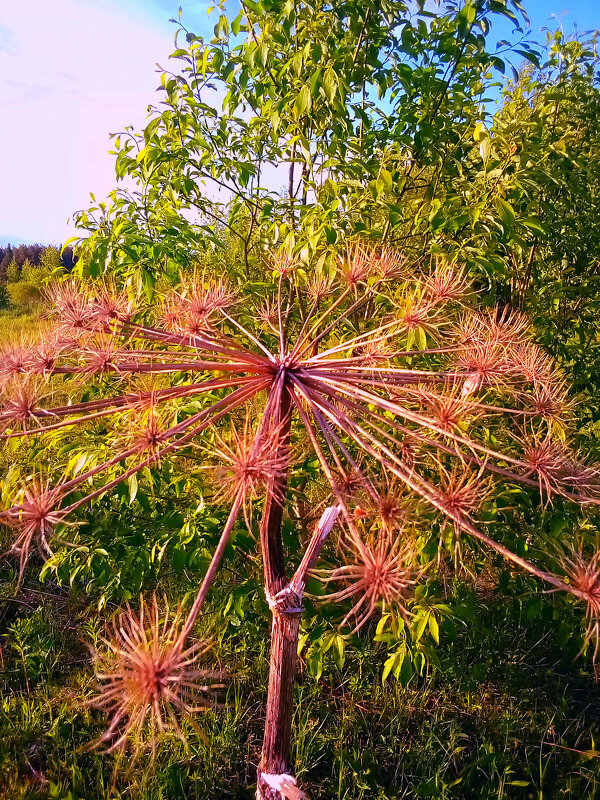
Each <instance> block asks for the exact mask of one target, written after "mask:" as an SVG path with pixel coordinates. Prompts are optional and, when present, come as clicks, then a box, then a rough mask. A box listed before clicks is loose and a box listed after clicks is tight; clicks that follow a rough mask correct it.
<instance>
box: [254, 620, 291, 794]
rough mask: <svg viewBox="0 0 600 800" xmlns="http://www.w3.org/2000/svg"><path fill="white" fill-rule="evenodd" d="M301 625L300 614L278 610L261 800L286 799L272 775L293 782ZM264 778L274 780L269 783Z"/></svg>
mask: <svg viewBox="0 0 600 800" xmlns="http://www.w3.org/2000/svg"><path fill="white" fill-rule="evenodd" d="M299 626H300V612H299V611H295V610H293V611H291V612H283V613H282V612H280V611H278V610H274V612H273V624H272V627H271V661H270V667H269V689H268V695H267V709H266V720H265V733H264V740H263V749H262V757H261V761H260V766H259V768H258V787H257V794H256V796H257V798H260V800H282V794H281V792H280V791H278V790H277V789H276V788H273V781H272V776H279V775H288V776H290V779H291V780H293V779H292V778H291V774H292V764H291V752H290V742H291V733H292V715H293V710H294V706H293V704H294V678H295V675H296V660H297V655H298V630H299ZM263 775H266V776H267V777H268V778H270V779H271V780H270V781H267V780H265V778H264V777H263Z"/></svg>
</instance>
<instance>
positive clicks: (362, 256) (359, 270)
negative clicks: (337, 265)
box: [341, 244, 373, 287]
mask: <svg viewBox="0 0 600 800" xmlns="http://www.w3.org/2000/svg"><path fill="white" fill-rule="evenodd" d="M372 271H373V259H372V257H371V256H370V255H369V254H368V253H367V251H366V250H365V249H364V248H363V247H361V246H360V245H359V244H353V245H349V246H348V247H347V248H346V253H345V255H344V258H343V260H342V269H341V273H342V276H343V278H344V281H345V282H346V283H347V285H348V286H351V287H355V286H358V285H359V284H360V283H364V282H365V281H366V280H367V278H368V277H369V275H370V274H371V272H372Z"/></svg>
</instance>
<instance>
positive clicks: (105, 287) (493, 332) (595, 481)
mask: <svg viewBox="0 0 600 800" xmlns="http://www.w3.org/2000/svg"><path fill="white" fill-rule="evenodd" d="M307 272H308V270H306V269H304V270H296V269H295V268H294V265H293V263H292V262H291V261H290V260H289V259H285V258H279V259H278V260H277V262H276V264H275V269H272V268H271V269H269V270H268V275H270V276H271V279H272V284H269V283H268V280H269V279H268V278H267V280H266V282H265V285H266V286H267V289H265V296H263V297H262V298H261V300H260V304H259V305H258V306H257V307H253V306H251V305H249V304H251V303H252V302H253V300H252V296H248V297H246V299H244V296H243V293H240V292H238V291H236V290H235V287H232V286H230V285H229V284H227V283H226V282H225V281H224V280H223V278H218V279H213V278H211V277H209V276H207V275H206V274H200V273H194V274H192V275H188V276H185V277H183V278H182V280H181V284H180V286H178V287H176V288H174V289H172V290H171V291H169V292H167V293H166V294H164V296H162V297H159V298H158V300H157V302H156V303H155V304H154V305H152V306H150V307H142V305H141V304H140V303H138V302H137V300H136V299H135V298H133V297H131V296H130V295H129V294H128V293H127V292H126V291H125V290H122V289H119V288H118V287H117V286H115V285H114V284H111V283H110V282H107V283H102V284H96V285H94V284H91V285H90V284H86V285H85V286H78V285H77V284H76V283H75V282H74V281H72V280H67V281H65V282H63V283H60V284H56V285H55V286H53V287H52V288H51V289H50V291H49V293H48V297H49V300H50V302H51V303H52V305H53V308H54V311H55V325H54V328H53V329H52V330H51V331H50V332H49V333H46V334H45V336H44V342H43V343H39V342H22V343H19V344H17V345H14V346H11V347H4V349H3V351H2V353H1V354H0V394H1V398H2V405H1V409H0V426H1V436H2V438H3V439H4V440H5V441H6V440H11V439H15V438H18V439H20V440H21V441H25V440H27V439H30V438H32V437H34V438H35V439H36V440H38V441H40V442H45V441H53V442H55V441H56V440H57V439H58V440H59V441H60V437H62V436H67V437H69V436H71V437H72V436H73V434H74V431H76V430H77V429H88V428H90V427H92V426H97V427H98V423H99V421H102V423H103V424H102V426H100V427H101V429H102V431H104V433H103V434H102V435H103V436H104V446H103V447H102V448H98V449H97V451H96V455H95V457H94V458H88V459H87V460H86V461H85V462H84V463H85V466H84V468H80V469H79V471H72V472H71V473H69V472H66V473H65V474H63V475H62V477H61V479H60V480H59V481H58V482H56V483H55V484H52V482H51V481H50V479H49V478H47V477H44V476H42V475H41V474H40V469H39V468H38V470H37V472H36V474H35V475H32V476H31V477H30V478H29V479H28V480H26V481H25V482H24V484H23V486H22V487H21V488H20V489H19V490H14V491H12V490H11V489H10V487H8V486H6V487H5V492H4V498H5V508H4V510H3V511H2V512H1V515H0V521H2V522H3V523H4V524H6V525H8V526H9V527H10V528H12V529H13V531H14V539H13V547H12V550H13V552H14V553H15V554H16V556H17V557H18V562H19V570H20V572H21V573H22V571H23V568H24V566H25V563H26V561H27V558H28V555H29V553H30V550H31V547H32V545H33V544H34V543H35V544H37V545H38V546H39V548H40V549H41V551H42V552H43V553H47V552H48V551H49V549H50V548H51V547H52V539H53V535H54V533H53V532H54V530H55V528H56V526H57V525H60V526H61V536H63V537H64V536H66V535H67V533H68V528H65V527H64V526H65V525H69V524H70V523H71V522H74V521H76V515H77V511H78V509H80V507H81V506H82V505H83V504H85V503H87V502H89V501H90V500H93V499H94V498H98V497H99V496H101V495H103V494H106V493H107V492H109V491H110V490H111V489H113V488H114V487H116V486H117V485H118V484H119V483H120V482H122V481H125V480H127V479H129V478H130V477H131V476H132V475H134V474H135V473H137V472H139V471H140V470H142V469H144V468H146V467H151V466H152V465H153V464H156V463H158V462H159V461H160V460H161V459H166V458H172V457H174V456H175V455H176V454H177V453H189V452H190V448H191V447H194V448H195V450H194V452H195V453H198V452H199V451H200V452H202V453H203V454H204V455H205V456H206V459H205V460H206V465H209V464H210V465H212V467H211V468H215V469H216V473H213V474H215V475H216V480H213V484H214V485H216V487H217V488H216V491H215V495H214V502H215V503H222V504H227V505H229V506H230V508H231V511H230V515H229V519H228V521H227V524H226V528H225V531H224V534H223V540H222V542H221V543H220V545H219V549H218V552H217V553H216V554H215V562H214V563H215V564H217V565H218V561H219V559H220V558H221V557H222V555H223V552H224V548H225V546H226V540H227V538H228V536H229V534H230V533H231V530H232V528H233V524H234V522H235V519H236V517H237V515H238V514H239V513H242V512H244V515H245V519H246V522H247V525H248V526H252V524H253V523H252V518H253V517H252V515H251V514H250V513H249V512H250V511H251V509H252V508H253V507H254V506H256V507H257V508H262V509H263V512H262V514H263V520H264V519H267V518H268V519H269V520H271V521H270V522H268V523H264V524H263V523H261V536H260V538H259V542H260V547H261V551H262V556H263V559H264V560H265V563H266V565H267V566H266V569H267V567H268V566H269V564H271V563H272V559H273V558H274V556H273V554H272V553H271V552H270V551H269V549H268V548H269V547H271V546H272V544H273V537H272V536H271V534H272V530H273V529H274V528H273V525H275V523H272V520H273V519H275V516H276V515H277V514H279V518H278V520H279V521H278V522H277V525H280V523H281V515H282V514H283V513H284V510H285V506H286V503H287V501H288V495H289V492H288V489H289V480H290V475H291V474H292V473H293V471H294V469H295V468H296V467H297V466H298V465H299V464H300V463H304V462H305V461H306V457H307V452H308V453H310V457H311V458H312V461H313V463H314V464H315V465H316V467H317V469H319V470H320V472H321V475H322V480H320V481H316V482H315V483H318V484H319V485H318V487H317V486H315V488H314V490H311V494H310V497H311V498H314V503H313V502H312V501H311V503H309V504H305V506H304V507H305V508H306V507H307V505H310V506H311V507H312V508H313V513H314V514H315V516H316V515H318V513H320V510H322V506H321V505H320V504H321V503H325V504H327V503H329V504H331V503H333V504H334V505H335V506H336V508H338V509H339V511H340V513H339V524H338V525H337V527H336V534H335V536H337V542H336V544H335V546H334V547H332V548H331V552H330V554H329V560H330V561H331V560H334V562H335V563H333V565H332V566H330V568H327V569H322V568H321V569H319V568H318V567H315V574H317V575H319V576H320V577H321V578H322V579H323V581H324V582H325V585H326V587H329V588H330V589H331V591H329V594H326V595H325V598H324V600H325V601H329V602H333V601H335V602H340V603H346V604H347V605H346V607H345V608H346V610H345V611H344V613H343V621H344V623H346V622H349V621H352V625H353V627H354V628H355V629H358V628H360V627H362V626H363V625H365V624H366V622H367V621H368V620H369V619H370V618H371V617H372V616H373V615H374V614H376V613H378V612H379V611H380V610H381V609H382V608H385V609H386V610H391V611H393V612H397V613H399V614H400V615H402V616H403V617H405V618H406V619H409V618H410V606H411V602H412V601H413V594H414V587H415V585H416V584H417V583H418V582H419V581H420V580H421V577H422V575H423V572H424V570H425V568H426V566H427V563H426V562H427V559H426V558H425V557H424V556H423V554H422V552H421V550H422V546H423V537H419V535H418V534H417V533H415V520H416V519H418V518H419V515H420V514H421V512H423V511H424V512H425V519H426V520H427V522H426V523H423V524H428V525H432V524H433V522H432V521H435V520H436V518H437V520H439V521H441V522H442V525H441V528H442V529H444V530H447V529H448V527H449V526H448V525H447V523H449V524H450V526H452V527H453V529H454V530H455V532H456V533H455V537H456V541H457V542H458V541H459V539H460V540H464V539H465V538H466V539H467V540H469V541H473V540H474V541H476V542H478V543H479V545H483V546H485V547H487V548H490V549H491V550H492V551H495V552H496V553H497V554H499V555H500V556H502V557H503V558H505V559H507V560H508V561H509V562H510V563H512V565H514V566H516V567H518V568H520V569H523V570H526V571H527V572H529V573H531V574H533V575H535V576H537V577H538V578H539V579H541V581H543V582H544V583H546V584H548V585H549V586H550V587H552V588H553V589H555V590H563V591H565V592H569V593H570V594H571V595H573V596H574V597H576V598H577V599H578V600H581V601H583V602H584V603H585V604H586V607H587V620H588V628H587V637H586V642H590V641H591V642H593V646H594V653H597V651H598V641H599V638H600V601H599V598H598V555H596V556H593V557H592V558H591V560H588V561H586V560H585V559H584V558H583V557H582V556H581V555H572V556H569V557H568V558H567V560H566V561H565V564H564V569H563V571H562V574H553V573H551V572H548V571H546V570H545V569H542V567H541V566H539V565H538V564H537V563H535V562H534V560H529V559H526V558H524V557H523V556H522V555H520V554H519V553H516V552H513V551H511V550H509V549H508V548H507V547H506V546H504V544H502V543H501V542H499V541H497V538H495V537H494V535H493V532H490V531H489V530H488V529H487V528H485V527H484V526H482V525H481V524H479V523H478V521H477V515H478V512H479V510H480V509H481V507H482V505H483V504H484V503H485V502H486V498H489V497H491V496H493V494H494V492H495V490H496V486H497V485H498V484H508V485H520V486H523V487H527V488H528V489H529V490H530V491H531V492H532V494H533V495H538V496H539V498H540V500H541V503H542V504H548V503H551V502H553V500H554V499H555V498H557V497H560V498H564V499H566V500H569V501H573V502H574V503H578V504H594V505H597V504H598V503H599V502H600V474H599V471H598V468H597V466H596V465H593V464H589V463H587V462H586V461H585V460H584V459H582V458H581V457H579V456H578V454H577V453H575V452H573V451H572V450H571V449H570V448H569V446H568V444H567V434H568V419H569V414H570V411H571V401H570V399H569V397H568V393H567V386H566V384H565V380H564V378H563V377H562V375H561V374H560V372H559V371H558V370H557V369H556V368H555V366H554V365H553V363H552V362H551V360H550V359H549V358H548V357H547V355H546V354H545V353H544V352H543V351H542V350H541V349H540V348H539V347H538V346H537V345H536V344H535V343H534V342H533V341H532V336H531V333H530V330H529V326H528V323H527V320H526V319H525V317H524V316H523V315H522V314H520V313H518V312H515V311H511V310H510V309H507V308H504V309H498V308H486V309H483V310H478V309H476V308H474V307H473V305H472V301H473V294H472V292H471V290H470V286H469V281H468V276H467V274H466V272H465V270H464V269H462V268H460V267H459V266H457V265H456V264H454V263H452V262H450V261H448V260H445V259H442V258H441V257H440V258H438V259H437V260H435V261H434V262H433V263H432V264H431V267H430V269H429V271H428V272H427V271H426V273H425V274H424V275H419V276H416V275H414V274H412V273H411V272H410V270H409V269H408V267H407V263H406V260H405V259H404V258H403V256H402V255H400V254H398V253H396V252H393V251H389V250H384V251H383V252H374V251H372V250H369V249H367V248H365V247H362V246H360V245H356V246H353V247H351V248H349V249H348V250H347V251H346V252H344V253H343V254H342V255H341V256H340V258H339V264H338V267H337V269H334V268H331V269H330V270H329V271H327V272H319V271H318V270H317V271H316V272H315V273H314V274H312V275H310V276H309V277H307ZM269 286H270V288H268V287H269ZM95 381H97V386H96V389H95V391H94V392H90V391H89V389H90V387H91V386H92V385H94V382H95ZM84 393H85V395H86V396H85V397H84V396H83V395H84ZM67 396H68V399H63V400H61V402H60V403H53V402H52V399H53V397H60V398H65V397H67ZM191 401H193V402H191ZM96 435H99V434H97V433H96ZM53 437H54V438H53ZM499 443H501V444H499ZM196 446H199V450H198V448H197V447H196ZM57 450H58V448H56V447H54V448H52V452H56V451H57ZM207 451H208V453H207ZM98 453H101V454H103V455H102V457H101V456H99V455H98ZM219 455H220V457H219ZM71 458H72V454H71ZM215 464H216V467H214V465H215ZM54 473H56V470H54ZM323 486H325V487H327V488H326V490H324V489H323ZM273 508H279V511H277V512H274V511H273V510H272V509H273ZM274 514H275V516H273V515H274ZM311 521H312V518H311V519H307V520H305V523H306V524H308V525H310V523H311ZM269 526H271V528H269ZM275 527H276V525H275ZM305 529H306V528H305ZM63 530H66V531H67V533H64V532H63ZM269 531H271V533H270V532H269ZM269 536H271V539H270V538H269ZM440 539H441V537H440ZM223 542H224V543H223ZM277 557H279V555H278V556H277ZM312 566H313V567H314V565H312ZM211 570H212V572H211V571H210V570H209V573H207V576H206V581H208V583H209V582H210V580H211V579H212V577H213V576H214V572H215V571H216V567H215V569H213V568H212V567H211ZM206 581H205V582H206ZM203 587H204V588H203V589H202V592H203V594H202V597H201V599H203V598H204V596H205V594H206V586H205V585H204V583H203ZM275 588H277V587H275ZM267 589H268V591H269V592H270V591H271V589H270V588H269V587H267ZM325 591H326V592H327V591H328V589H327V588H326V589H325ZM271 594H274V592H271ZM200 605H201V601H199V602H196V603H195V604H194V607H193V612H192V617H193V618H195V617H194V616H193V615H197V614H198V611H199V607H200ZM348 606H349V607H348ZM140 614H141V616H139V618H138V617H136V616H135V615H134V614H133V612H132V611H128V612H127V614H126V617H125V621H124V622H123V623H120V627H116V628H115V629H114V631H113V635H112V638H111V639H110V642H109V643H108V644H107V647H108V650H109V652H110V653H112V656H111V659H112V661H111V663H114V664H115V665H116V666H115V668H114V670H113V668H112V667H111V666H110V665H105V666H102V668H101V670H100V674H101V677H102V680H103V681H104V682H105V689H104V692H103V695H102V697H103V700H102V704H103V707H104V708H105V709H106V710H108V711H109V712H110V713H111V714H112V719H113V721H112V722H111V725H110V728H109V731H108V733H107V734H106V736H105V737H103V739H102V743H103V744H105V745H108V746H114V743H117V744H119V743H122V742H123V741H124V736H125V735H126V734H127V733H129V732H131V731H135V730H138V729H139V728H140V726H141V722H142V717H145V716H146V714H147V713H149V714H151V715H152V717H153V719H154V728H155V729H156V730H160V729H162V727H164V726H165V725H166V724H167V723H168V721H169V720H171V711H170V710H169V708H170V707H172V706H175V707H177V709H179V710H180V711H181V710H185V709H187V708H188V706H190V707H191V706H192V705H193V702H195V701H193V702H192V695H191V694H190V692H193V688H192V686H193V684H194V682H195V680H196V678H197V677H198V676H199V673H198V674H196V670H195V669H194V662H195V658H196V650H194V649H193V646H192V649H190V648H189V647H188V646H187V645H186V644H185V642H184V640H183V639H182V638H181V635H182V634H180V633H176V629H175V627H173V626H171V627H169V626H167V627H165V625H164V624H159V615H158V611H157V609H156V605H155V604H154V603H153V604H152V605H151V606H149V607H146V606H142V610H141V612H140ZM193 618H192V623H193ZM192 623H190V619H189V618H188V621H187V623H186V625H185V626H184V627H183V629H182V630H183V632H184V633H185V635H186V636H187V635H189V633H190V632H191V628H192ZM148 625H149V627H148ZM177 625H179V617H178V618H177ZM184 638H185V637H184ZM102 663H104V662H102ZM203 674H204V673H203ZM111 675H112V676H113V677H110V676H111ZM123 726H124V727H123ZM113 737H114V742H113ZM111 742H113V744H110V743H111Z"/></svg>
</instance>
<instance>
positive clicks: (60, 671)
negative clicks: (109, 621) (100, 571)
mask: <svg viewBox="0 0 600 800" xmlns="http://www.w3.org/2000/svg"><path fill="white" fill-rule="evenodd" d="M6 586H7V585H6V584H4V588H6ZM40 591H41V590H34V589H30V588H25V589H23V590H22V591H21V593H20V594H19V596H18V597H17V598H10V599H7V601H6V603H5V604H4V607H3V609H2V612H1V613H2V628H3V629H4V630H5V634H4V635H3V636H2V639H1V646H2V654H3V674H2V684H1V692H0V787H2V791H0V796H1V797H2V798H3V799H4V798H6V800H13V798H14V800H16V798H36V799H37V798H40V799H41V798H65V800H67V798H71V799H73V800H74V798H90V800H91V798H102V800H109V798H110V799H111V800H112V799H113V798H128V800H138V799H139V800H141V799H142V798H145V799H146V798H147V799H148V800H167V799H168V800H174V799H175V798H211V800H221V799H222V800H225V798H239V799H240V800H242V799H244V800H251V798H252V797H253V792H252V783H253V781H254V774H255V766H256V763H257V760H258V758H259V753H260V742H261V729H262V721H263V716H262V715H263V708H264V698H265V691H266V679H267V663H268V662H267V647H266V642H267V633H268V631H267V620H266V618H263V617H262V615H260V616H259V615H258V614H257V616H256V618H254V617H253V613H252V607H251V606H249V608H248V619H249V620H250V622H249V624H248V625H247V626H241V627H235V626H232V625H230V624H228V623H227V621H226V620H223V618H222V610H223V604H222V603H220V601H216V600H215V601H214V602H213V605H212V607H211V611H212V613H213V614H214V615H219V616H221V624H220V629H221V631H223V633H222V635H221V636H220V637H219V639H218V641H217V643H216V645H215V654H214V655H215V656H216V657H217V658H218V660H220V661H222V662H223V663H225V664H227V665H228V666H229V669H230V670H231V673H232V677H231V680H230V682H229V688H228V691H227V696H226V697H224V698H223V701H224V703H223V706H222V708H219V709H215V710H210V711H209V712H207V713H206V714H205V715H204V716H202V717H201V718H200V721H199V728H198V730H193V729H191V728H190V729H189V730H188V734H189V744H188V748H187V749H186V748H185V747H184V746H183V745H182V743H181V742H180V741H179V740H178V739H177V738H175V737H170V738H167V739H166V740H165V741H163V742H162V743H161V746H160V747H159V749H158V752H157V756H156V762H155V764H154V766H153V767H152V768H150V765H149V763H148V756H147V755H146V754H142V755H140V756H139V758H138V759H137V760H135V761H133V763H132V761H131V759H130V757H129V756H126V757H124V758H123V757H120V756H104V757H103V756H100V755H99V754H97V753H95V752H89V751H87V750H85V749H84V748H85V745H86V744H87V743H88V742H89V741H90V740H92V739H93V738H94V737H95V736H96V735H98V733H99V732H100V731H101V730H102V722H103V721H102V719H101V718H100V717H99V716H98V715H97V713H96V712H94V711H90V709H89V707H88V706H87V705H86V703H85V698H86V697H87V696H89V694H90V692H91V690H92V688H93V681H92V671H91V665H90V658H89V654H88V651H87V648H86V647H85V646H84V644H83V640H84V639H87V641H90V640H91V639H92V638H93V636H94V635H95V633H96V632H97V631H98V624H97V619H96V617H95V614H94V612H93V609H92V608H91V607H90V606H89V605H87V604H86V602H84V601H83V599H82V597H81V596H79V595H76V594H74V593H71V592H68V591H67V590H64V589H58V588H55V587H46V588H45V589H44V590H43V591H44V594H41V593H40ZM462 591H463V592H466V590H465V589H463V590H462ZM46 592H47V594H46ZM219 603H220V604H219ZM524 607H525V606H524V605H523V602H522V600H521V598H520V597H518V596H515V597H513V598H509V599H506V598H500V597H495V596H493V595H491V596H490V597H488V598H487V600H486V602H485V603H484V602H482V601H479V603H478V605H477V607H476V610H475V612H474V614H473V619H472V621H471V623H470V624H469V626H468V627H465V628H464V629H463V630H461V632H460V634H459V635H458V636H457V637H456V638H455V639H454V641H450V640H449V639H448V637H445V638H444V637H443V638H442V642H441V645H440V649H439V654H440V659H441V664H442V671H441V672H438V671H435V670H431V669H428V670H426V671H425V674H424V675H423V676H421V677H417V678H413V679H412V680H411V681H410V682H409V684H408V686H406V687H403V686H402V685H401V684H399V683H397V682H395V681H393V680H389V681H388V682H386V684H385V685H382V683H381V672H382V667H383V663H384V660H385V651H384V649H383V648H382V647H381V646H380V645H379V646H378V645H377V644H372V643H370V642H369V640H368V637H362V638H361V639H357V640H355V646H354V647H349V648H348V657H347V660H346V663H345V665H344V668H343V669H342V670H339V669H337V668H336V667H335V666H334V664H333V661H332V660H331V661H328V660H327V659H326V661H325V665H324V671H323V675H322V677H321V679H320V681H318V682H317V681H315V680H314V679H313V678H312V677H310V676H309V674H308V671H307V669H306V664H305V663H304V661H302V663H301V668H300V673H299V676H298V684H297V710H296V719H295V745H294V746H295V755H296V763H297V772H298V775H299V777H300V779H301V782H302V785H303V786H304V787H305V788H306V790H307V792H308V795H309V797H310V798H311V800H333V799H334V798H335V800H400V798H426V797H433V798H465V800H468V798H515V800H516V799H517V798H535V800H542V798H543V799H544V800H550V799H551V798H552V799H553V798H557V799H558V798H573V800H575V798H590V800H591V798H595V797H597V796H600V769H599V767H600V761H599V758H598V756H599V755H600V753H597V752H595V742H596V741H597V736H598V719H599V718H600V715H599V712H598V710H597V709H598V701H600V688H599V687H598V686H597V684H596V683H595V682H594V681H593V679H592V677H591V675H590V674H589V670H588V669H587V667H586V664H585V662H584V661H581V660H580V661H576V662H573V660H572V655H573V653H572V651H571V652H564V651H563V649H562V648H561V647H560V646H559V645H558V642H557V631H558V628H559V627H560V625H559V623H557V622H556V620H554V621H553V620H552V616H553V615H554V614H555V613H556V609H555V605H554V604H553V602H552V600H550V599H548V598H545V599H543V600H542V602H541V604H540V609H541V610H540V612H539V613H538V614H537V615H536V616H534V617H533V618H529V615H528V614H527V613H524ZM254 619H256V621H253V620H254ZM261 620H262V621H261Z"/></svg>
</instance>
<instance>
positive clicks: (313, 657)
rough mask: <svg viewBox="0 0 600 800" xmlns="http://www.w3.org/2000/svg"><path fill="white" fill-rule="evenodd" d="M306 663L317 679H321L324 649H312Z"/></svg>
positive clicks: (311, 673)
mask: <svg viewBox="0 0 600 800" xmlns="http://www.w3.org/2000/svg"><path fill="white" fill-rule="evenodd" d="M306 665H307V667H308V672H309V674H310V675H312V677H313V678H314V679H315V680H316V681H318V680H320V678H321V675H322V674H323V651H322V650H321V649H320V648H316V649H315V650H312V652H311V653H309V655H308V658H307V659H306Z"/></svg>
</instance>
